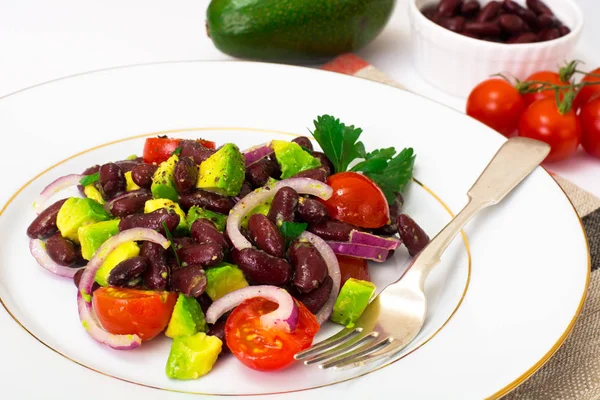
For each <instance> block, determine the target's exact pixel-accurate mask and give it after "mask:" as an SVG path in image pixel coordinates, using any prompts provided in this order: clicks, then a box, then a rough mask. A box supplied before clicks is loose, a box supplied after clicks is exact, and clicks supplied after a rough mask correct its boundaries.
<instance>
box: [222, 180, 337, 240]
mask: <svg viewBox="0 0 600 400" xmlns="http://www.w3.org/2000/svg"><path fill="white" fill-rule="evenodd" d="M282 187H290V188H292V189H294V190H295V191H296V192H298V193H300V194H311V195H313V196H317V197H320V198H321V199H323V200H327V199H329V198H330V197H331V195H332V194H333V189H332V188H331V186H328V185H327V184H325V183H323V182H321V181H317V180H314V179H309V178H290V179H284V180H282V181H279V182H276V183H275V184H273V185H267V186H264V187H262V188H258V189H256V190H255V191H254V192H252V193H250V194H248V195H246V196H245V197H244V198H243V199H241V200H240V201H239V202H238V203H237V204H236V205H235V206H234V207H233V208H232V209H231V211H230V212H229V216H228V217H227V235H228V236H229V239H231V243H232V244H233V245H234V246H235V248H236V249H238V250H243V249H247V248H250V247H252V244H251V243H250V242H249V241H248V240H247V239H246V238H245V237H244V235H242V234H241V232H240V224H241V223H242V219H243V218H244V217H245V216H246V214H248V213H249V212H250V211H252V210H253V209H254V208H255V207H256V206H258V205H261V204H263V203H264V202H266V201H267V200H270V199H272V198H273V196H275V193H277V191H278V190H279V189H281V188H282Z"/></svg>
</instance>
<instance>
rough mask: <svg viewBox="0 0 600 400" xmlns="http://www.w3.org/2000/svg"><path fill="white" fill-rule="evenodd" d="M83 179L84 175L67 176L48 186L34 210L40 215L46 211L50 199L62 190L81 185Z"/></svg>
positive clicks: (35, 204) (38, 199)
mask: <svg viewBox="0 0 600 400" xmlns="http://www.w3.org/2000/svg"><path fill="white" fill-rule="evenodd" d="M83 177H84V175H78V174H71V175H65V176H61V177H60V178H58V179H56V180H55V181H54V182H52V183H51V184H49V185H48V186H46V187H45V188H44V190H42V191H41V192H40V195H39V196H38V198H37V200H36V201H35V202H34V203H33V208H34V209H35V212H36V213H37V214H39V213H41V212H42V211H44V209H45V208H46V202H47V201H48V199H49V198H50V197H52V196H54V195H55V194H56V193H58V192H60V191H61V190H65V189H68V188H70V187H71V186H77V185H79V181H80V180H81V179H82V178H83Z"/></svg>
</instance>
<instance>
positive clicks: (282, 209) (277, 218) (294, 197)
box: [267, 186, 298, 225]
mask: <svg viewBox="0 0 600 400" xmlns="http://www.w3.org/2000/svg"><path fill="white" fill-rule="evenodd" d="M297 207H298V193H297V192H296V191H295V190H294V189H292V188H290V187H287V186H286V187H282V188H281V189H279V190H278V191H277V193H275V196H274V197H273V201H272V202H271V208H270V209H269V214H268V215H267V216H268V217H269V219H270V220H271V221H273V222H274V223H275V224H277V225H279V224H280V223H281V222H283V221H287V222H292V221H294V214H295V212H296V208H297Z"/></svg>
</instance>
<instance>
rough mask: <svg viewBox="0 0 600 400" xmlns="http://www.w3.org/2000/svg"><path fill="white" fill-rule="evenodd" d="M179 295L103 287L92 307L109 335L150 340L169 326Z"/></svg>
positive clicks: (96, 292) (94, 297)
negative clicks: (135, 336)
mask: <svg viewBox="0 0 600 400" xmlns="http://www.w3.org/2000/svg"><path fill="white" fill-rule="evenodd" d="M176 301H177V294H176V293H172V292H154V291H150V290H136V289H123V288H116V287H102V288H100V289H97V290H96V291H95V292H94V295H93V297H92V305H93V307H94V311H95V312H96V315H97V316H98V320H99V321H100V323H101V324H102V326H103V327H104V329H106V330H107V331H108V332H110V333H114V334H119V335H138V336H139V337H140V338H142V340H151V339H153V338H154V337H156V335H158V334H159V333H161V332H162V331H163V330H164V329H165V328H166V327H167V325H168V323H169V319H170V318H171V314H172V313H173V307H175V302H176Z"/></svg>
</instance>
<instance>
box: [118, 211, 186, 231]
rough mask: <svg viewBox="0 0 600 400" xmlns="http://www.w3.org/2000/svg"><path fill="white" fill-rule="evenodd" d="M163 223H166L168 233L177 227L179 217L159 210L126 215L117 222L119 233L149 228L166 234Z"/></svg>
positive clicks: (172, 212) (173, 213)
mask: <svg viewBox="0 0 600 400" xmlns="http://www.w3.org/2000/svg"><path fill="white" fill-rule="evenodd" d="M163 222H164V223H166V225H167V228H168V229H169V231H170V232H173V231H174V230H175V228H177V225H179V215H177V213H175V212H174V211H172V210H168V209H166V208H161V209H158V210H156V211H153V212H151V213H148V214H133V215H128V216H126V217H125V218H123V219H122V220H121V222H119V231H120V232H123V231H125V230H127V229H132V228H149V229H152V230H155V231H158V232H160V233H161V234H163V235H164V234H166V232H165V228H164V227H163Z"/></svg>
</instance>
